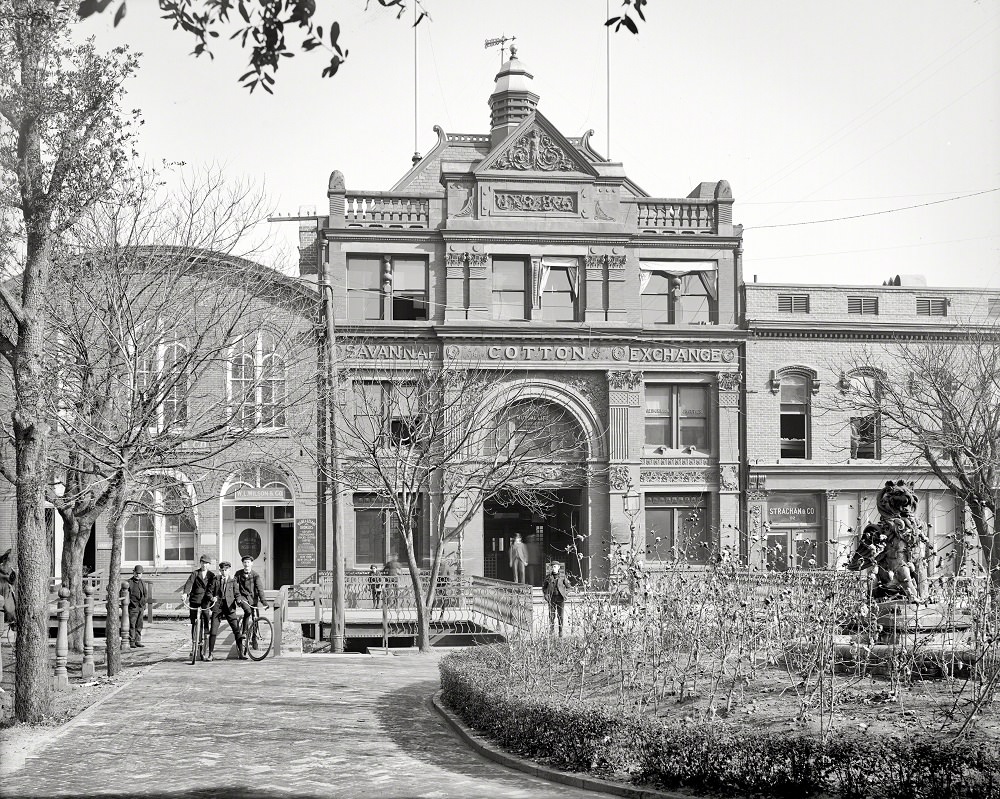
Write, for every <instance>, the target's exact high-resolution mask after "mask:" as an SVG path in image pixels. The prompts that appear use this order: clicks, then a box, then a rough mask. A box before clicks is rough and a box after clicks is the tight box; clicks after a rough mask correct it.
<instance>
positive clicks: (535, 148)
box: [492, 128, 575, 172]
mask: <svg viewBox="0 0 1000 799" xmlns="http://www.w3.org/2000/svg"><path fill="white" fill-rule="evenodd" d="M492 168H493V169H517V170H532V171H538V172H569V171H572V170H573V169H574V168H575V167H574V165H573V162H572V161H571V160H570V158H569V156H568V155H567V154H566V153H565V152H563V150H562V148H561V147H559V145H557V144H556V143H555V142H554V141H552V138H551V137H550V136H548V135H546V134H545V133H542V131H540V130H539V129H538V128H532V129H531V130H529V131H528V132H527V133H525V134H524V135H523V136H522V137H521V138H520V139H518V140H517V141H516V142H514V144H513V145H511V146H510V147H509V148H508V149H507V150H506V152H504V153H501V154H500V156H499V157H498V158H497V159H496V160H495V161H494V162H493V164H492Z"/></svg>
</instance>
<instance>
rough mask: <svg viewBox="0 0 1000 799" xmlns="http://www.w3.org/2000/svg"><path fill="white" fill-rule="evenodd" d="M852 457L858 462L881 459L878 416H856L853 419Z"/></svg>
mask: <svg viewBox="0 0 1000 799" xmlns="http://www.w3.org/2000/svg"><path fill="white" fill-rule="evenodd" d="M851 457H852V458H856V459H857V460H877V459H878V458H879V434H878V416H877V415H875V414H870V415H868V416H855V417H852V418H851Z"/></svg>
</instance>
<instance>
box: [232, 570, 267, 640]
mask: <svg viewBox="0 0 1000 799" xmlns="http://www.w3.org/2000/svg"><path fill="white" fill-rule="evenodd" d="M236 584H237V585H238V586H239V589H240V593H241V594H242V595H243V600H244V601H245V602H246V604H247V606H248V607H249V608H255V607H257V605H258V604H261V605H263V606H264V607H265V608H266V607H268V604H267V600H266V599H264V581H263V580H262V579H261V577H260V575H259V574H257V572H255V571H254V570H253V558H251V557H250V556H249V555H244V556H243V568H242V569H240V570H239V571H238V572H236ZM244 610H246V608H244ZM249 624H250V613H249V612H246V613H244V615H243V631H244V632H246V629H247V626H248V625H249Z"/></svg>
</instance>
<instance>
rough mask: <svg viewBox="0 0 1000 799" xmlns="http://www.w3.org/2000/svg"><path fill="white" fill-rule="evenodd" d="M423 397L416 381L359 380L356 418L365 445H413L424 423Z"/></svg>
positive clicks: (355, 390)
mask: <svg viewBox="0 0 1000 799" xmlns="http://www.w3.org/2000/svg"><path fill="white" fill-rule="evenodd" d="M420 414H421V397H420V396H419V392H418V391H417V386H416V385H414V384H413V383H406V384H403V383H396V384H393V383H361V382H358V383H355V384H354V418H355V423H356V425H357V430H356V432H357V434H358V435H359V436H360V437H361V439H362V441H361V442H359V443H362V444H364V445H372V444H374V445H376V446H380V447H384V446H395V447H409V446H413V445H414V444H416V443H417V442H416V439H415V436H416V434H417V432H418V429H419V428H420V425H421V415H420Z"/></svg>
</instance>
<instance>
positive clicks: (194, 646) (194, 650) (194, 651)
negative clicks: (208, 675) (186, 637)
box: [191, 625, 201, 666]
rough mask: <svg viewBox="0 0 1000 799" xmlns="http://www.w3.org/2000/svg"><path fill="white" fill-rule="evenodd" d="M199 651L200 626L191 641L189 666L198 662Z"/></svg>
mask: <svg viewBox="0 0 1000 799" xmlns="http://www.w3.org/2000/svg"><path fill="white" fill-rule="evenodd" d="M199 649H201V625H199V626H198V629H197V630H195V637H194V638H192V639H191V665H192V666H193V665H194V664H195V661H196V660H198V650H199Z"/></svg>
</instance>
